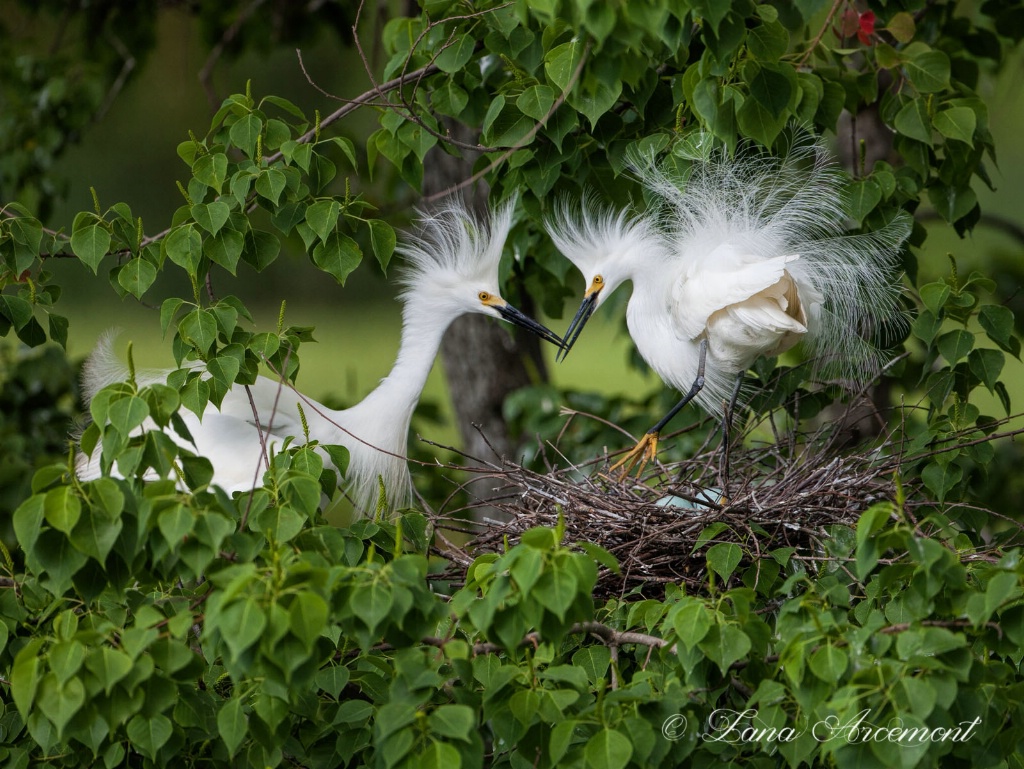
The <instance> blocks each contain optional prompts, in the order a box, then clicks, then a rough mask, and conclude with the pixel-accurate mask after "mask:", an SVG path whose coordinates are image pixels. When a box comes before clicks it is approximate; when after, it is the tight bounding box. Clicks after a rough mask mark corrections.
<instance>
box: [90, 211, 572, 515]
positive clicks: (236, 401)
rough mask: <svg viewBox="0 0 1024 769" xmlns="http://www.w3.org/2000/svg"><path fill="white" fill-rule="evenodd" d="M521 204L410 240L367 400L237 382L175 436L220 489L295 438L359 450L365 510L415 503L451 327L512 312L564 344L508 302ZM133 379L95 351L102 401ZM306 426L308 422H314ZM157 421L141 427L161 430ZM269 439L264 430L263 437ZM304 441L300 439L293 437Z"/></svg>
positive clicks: (454, 217) (431, 219)
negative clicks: (419, 462) (507, 260)
mask: <svg viewBox="0 0 1024 769" xmlns="http://www.w3.org/2000/svg"><path fill="white" fill-rule="evenodd" d="M514 207H515V201H514V200H512V201H509V202H507V203H504V204H503V205H501V206H499V207H498V208H497V209H495V210H494V211H493V212H492V213H491V215H490V218H489V219H488V220H482V219H479V218H477V217H475V216H473V215H472V214H470V213H469V212H468V211H467V210H466V209H465V208H464V207H463V206H462V205H461V204H459V203H454V202H453V203H449V204H448V205H447V206H446V207H443V208H441V209H440V210H438V211H437V212H436V213H432V214H430V215H428V216H425V217H424V218H423V219H422V220H421V221H420V227H419V229H418V231H417V232H416V233H415V234H413V235H411V236H409V237H408V238H407V239H405V240H404V241H401V242H400V243H399V245H398V249H397V250H398V252H399V253H400V254H402V255H403V256H404V257H405V259H406V262H407V265H408V266H407V268H406V270H405V273H404V275H403V277H402V283H403V286H404V290H403V292H402V294H401V299H402V301H403V303H404V310H403V316H402V320H403V323H402V340H401V345H400V348H399V351H398V358H397V360H396V361H395V364H394V367H393V368H392V370H391V373H390V374H388V376H387V377H385V378H384V379H383V380H382V381H381V383H380V384H379V385H378V386H377V388H376V389H374V390H373V391H372V392H371V393H370V394H369V395H367V396H366V397H365V398H364V399H363V400H362V401H361V402H359V403H357V404H355V405H354V406H352V407H350V408H347V409H342V410H332V409H329V408H327V407H326V406H324V405H322V404H320V403H317V402H316V401H314V400H312V399H311V398H308V397H306V396H305V395H302V394H301V393H299V392H298V391H297V390H294V389H293V388H292V387H291V386H290V385H287V384H282V382H281V381H280V380H277V379H272V378H268V377H262V376H261V377H259V378H258V379H257V380H256V382H255V384H252V385H249V386H248V387H243V386H241V385H235V386H234V387H233V388H232V389H231V390H229V391H228V393H227V395H226V396H225V397H224V400H223V402H222V403H221V404H220V406H219V408H215V407H214V406H213V404H211V405H210V407H209V408H208V409H207V410H206V412H205V414H204V415H203V417H202V418H201V419H200V418H199V417H198V416H196V415H195V414H193V413H192V412H191V411H188V410H186V409H182V410H181V412H180V415H181V417H182V419H183V420H184V422H185V425H186V426H187V428H188V431H189V432H190V433H191V438H192V441H189V440H188V439H187V438H186V437H183V436H180V435H178V434H177V433H175V432H173V431H169V432H168V435H169V436H170V437H171V438H172V440H174V441H175V443H177V444H178V445H180V446H182V447H183V448H186V449H188V450H190V451H194V452H196V453H197V454H199V455H200V456H204V457H206V458H208V459H209V460H210V461H211V463H212V464H213V470H214V475H213V481H212V483H213V484H216V485H218V486H220V487H222V488H223V489H224V490H225V491H227V492H228V493H231V492H234V491H246V490H248V489H252V488H254V487H258V486H260V485H262V476H263V472H264V471H265V470H266V469H267V467H268V466H269V457H268V454H269V453H270V452H272V451H274V450H279V449H280V447H281V445H282V444H283V443H284V442H285V440H286V439H288V438H291V439H293V440H297V441H298V443H299V444H302V443H304V441H305V438H306V436H308V439H309V440H310V441H316V442H318V444H320V445H331V444H340V445H342V446H344V447H346V448H347V449H348V452H349V466H348V470H347V473H346V479H345V481H346V482H345V487H344V488H345V491H346V494H347V495H348V496H349V497H350V498H351V499H352V501H353V503H354V505H355V508H356V510H357V511H359V512H362V513H366V512H373V510H374V508H375V503H376V501H377V497H378V490H379V483H383V485H384V487H385V489H386V490H387V496H388V503H389V506H390V507H391V508H395V507H397V506H401V505H404V504H405V503H407V502H408V500H409V498H410V494H411V491H412V484H411V479H410V475H409V469H408V464H407V461H406V449H407V440H408V432H409V422H410V419H411V417H412V413H413V410H414V409H415V408H416V404H417V402H418V401H419V398H420V394H421V392H422V390H423V386H424V384H425V383H426V380H427V375H428V374H429V373H430V369H431V366H432V365H433V362H434V358H435V357H436V355H437V351H438V348H439V346H440V344H441V338H442V336H443V335H444V332H445V330H446V329H447V328H448V326H449V325H450V324H451V322H452V321H453V320H455V319H456V318H457V317H459V316H460V315H462V314H464V313H482V314H485V315H491V316H494V317H496V318H502V319H504V320H506V321H509V322H510V323H513V324H515V325H517V326H521V327H523V328H526V329H528V330H529V331H531V332H533V333H535V334H537V335H538V336H540V337H541V338H542V339H545V340H547V341H549V342H552V343H553V344H561V339H560V337H558V336H557V335H556V334H554V333H552V332H551V331H550V330H549V329H547V328H545V327H544V326H542V325H541V324H540V323H537V322H536V321H534V320H533V319H531V318H529V317H528V316H526V315H524V314H523V313H522V312H520V311H519V310H517V309H516V308H515V307H513V306H512V305H510V304H509V303H508V302H506V301H505V300H504V299H503V298H502V297H501V294H500V292H499V288H498V262H499V260H500V258H501V253H502V249H503V247H504V244H505V239H506V237H507V235H508V232H509V229H510V228H511V225H512V215H513V210H514ZM168 373H169V372H168V371H160V372H148V373H146V374H144V375H143V374H141V373H140V375H139V376H137V381H138V384H140V385H142V384H147V383H153V382H163V381H165V380H166V377H167V374H168ZM127 377H128V370H127V367H126V366H125V364H124V363H123V362H122V361H120V360H119V359H118V358H117V356H116V355H115V354H114V353H113V349H112V337H107V338H106V339H105V340H104V341H103V342H101V344H100V345H99V346H98V348H97V350H96V351H95V352H94V353H93V355H92V356H91V357H90V358H89V360H88V361H87V363H86V366H85V370H84V375H83V379H84V389H85V391H86V394H87V395H88V397H89V398H90V399H91V398H92V396H93V395H95V393H96V392H97V391H98V390H99V389H100V388H101V387H103V386H104V385H107V384H110V383H112V382H117V381H123V380H125V379H127ZM304 422H305V424H304ZM155 427H156V426H155V424H153V423H152V421H151V420H147V422H145V423H144V424H143V425H142V428H140V429H143V430H144V429H153V428H155ZM261 431H262V433H263V435H262V437H261V435H260V432H261ZM293 445H297V444H293ZM99 455H100V449H99V448H97V449H96V451H95V452H94V453H93V455H92V456H90V457H86V456H84V455H82V456H80V459H79V465H78V474H79V476H80V477H81V478H83V479H84V480H88V479H90V478H95V477H97V476H99V475H100V474H101V469H100V465H101V463H100V456H99Z"/></svg>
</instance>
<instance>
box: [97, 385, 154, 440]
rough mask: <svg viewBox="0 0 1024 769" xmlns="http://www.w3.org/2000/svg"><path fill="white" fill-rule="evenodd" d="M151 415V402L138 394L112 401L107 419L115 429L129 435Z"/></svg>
mask: <svg viewBox="0 0 1024 769" xmlns="http://www.w3.org/2000/svg"><path fill="white" fill-rule="evenodd" d="M148 416H149V404H147V403H146V401H145V400H143V399H142V398H140V397H139V396H137V395H130V396H128V397H127V398H118V399H117V400H115V401H111V403H110V408H109V410H108V411H107V419H108V420H109V422H110V424H111V425H113V427H114V429H115V430H117V431H118V432H119V433H121V435H123V436H125V437H127V436H128V435H130V434H131V432H132V430H134V429H135V428H136V427H138V426H139V425H141V424H142V423H143V422H144V421H145V420H146V417H148Z"/></svg>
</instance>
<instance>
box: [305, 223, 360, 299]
mask: <svg viewBox="0 0 1024 769" xmlns="http://www.w3.org/2000/svg"><path fill="white" fill-rule="evenodd" d="M362 259H363V252H362V251H361V250H360V248H359V244H358V243H356V242H355V241H354V240H352V238H350V237H349V236H348V235H345V234H344V233H341V232H332V233H331V234H330V235H328V237H327V240H326V241H324V242H323V243H318V244H317V245H316V246H315V247H314V248H313V263H314V264H316V266H317V267H319V268H320V269H321V270H323V271H324V272H327V273H330V274H331V275H333V276H334V279H335V280H336V281H338V283H339V285H342V286H344V285H345V279H346V278H347V277H348V276H349V274H350V273H351V272H352V270H354V269H355V268H356V267H358V266H359V262H361V261H362Z"/></svg>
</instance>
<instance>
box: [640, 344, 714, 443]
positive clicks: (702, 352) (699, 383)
mask: <svg viewBox="0 0 1024 769" xmlns="http://www.w3.org/2000/svg"><path fill="white" fill-rule="evenodd" d="M698 355H699V356H700V357H699V358H698V359H697V378H696V379H694V380H693V384H692V385H690V389H689V391H688V392H687V393H686V395H684V396H683V399H682V400H681V401H679V403H677V404H676V405H675V406H673V407H672V408H671V409H669V412H668V413H667V414H666V415H665V416H664V417H663V418H662V420H661V421H660V422H658V424H656V425H655V426H654V427H652V428H651V429H650V430H648V431H647V432H648V433H660V432H661V431H662V430H663V429H665V425H667V424H668V423H669V422H671V421H672V418H673V417H674V416H675V415H676V414H678V413H679V412H680V411H682V410H683V407H684V406H686V404H687V403H689V402H690V401H692V400H693V399H694V398H696V397H697V393H699V392H700V391H701V390H702V389H703V388H704V364H705V362H706V361H707V357H708V340H707V339H701V340H700V348H699V349H698Z"/></svg>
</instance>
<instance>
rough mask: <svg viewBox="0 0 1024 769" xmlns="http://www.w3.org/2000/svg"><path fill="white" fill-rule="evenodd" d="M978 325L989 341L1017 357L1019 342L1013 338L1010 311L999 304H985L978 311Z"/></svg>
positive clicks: (1011, 312) (1011, 314)
mask: <svg viewBox="0 0 1024 769" xmlns="http://www.w3.org/2000/svg"><path fill="white" fill-rule="evenodd" d="M978 323H979V325H980V326H981V327H982V328H983V329H984V330H985V333H986V334H988V338H989V339H991V340H992V341H993V342H995V343H996V344H997V345H999V346H1000V347H1001V348H1002V349H1004V350H1006V351H1007V352H1009V353H1010V354H1012V355H1014V356H1018V355H1019V353H1020V342H1019V341H1018V340H1017V339H1016V338H1014V336H1013V311H1012V310H1010V309H1009V308H1008V307H1004V306H1002V305H999V304H986V305H984V306H983V307H982V308H981V310H979V311H978ZM1015 342H1016V344H1014V343H1015Z"/></svg>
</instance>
